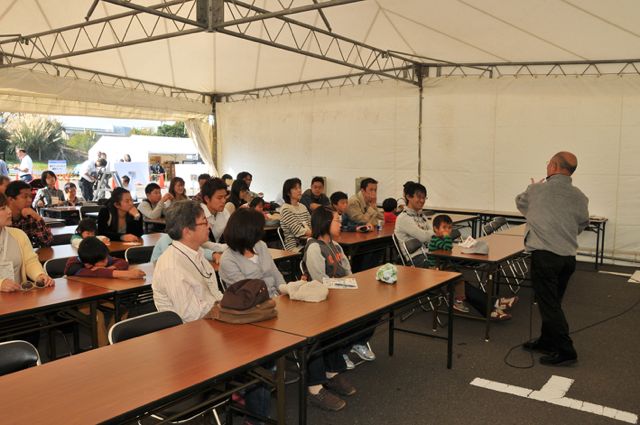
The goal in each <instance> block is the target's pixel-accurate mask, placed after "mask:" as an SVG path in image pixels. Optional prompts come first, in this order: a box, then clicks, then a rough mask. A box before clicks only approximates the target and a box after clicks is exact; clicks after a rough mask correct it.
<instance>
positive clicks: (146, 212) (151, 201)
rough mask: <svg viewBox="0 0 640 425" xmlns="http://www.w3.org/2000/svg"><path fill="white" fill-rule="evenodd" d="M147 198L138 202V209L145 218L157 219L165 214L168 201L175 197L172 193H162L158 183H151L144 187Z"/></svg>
mask: <svg viewBox="0 0 640 425" xmlns="http://www.w3.org/2000/svg"><path fill="white" fill-rule="evenodd" d="M144 193H145V195H146V196H147V199H143V200H142V201H140V203H139V204H138V211H140V214H142V216H143V217H144V218H147V219H149V220H157V219H159V218H162V216H163V215H164V210H165V205H166V202H167V201H170V200H171V198H173V195H171V194H170V193H165V194H164V195H162V192H161V191H160V186H158V184H157V183H149V184H148V185H147V186H146V187H145V188H144Z"/></svg>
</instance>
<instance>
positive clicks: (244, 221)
mask: <svg viewBox="0 0 640 425" xmlns="http://www.w3.org/2000/svg"><path fill="white" fill-rule="evenodd" d="M263 236H264V216H263V215H262V214H260V213H259V212H258V211H256V210H252V209H250V208H242V209H239V210H238V211H236V212H235V213H234V214H232V215H231V217H229V221H228V222H227V227H226V228H225V229H224V240H225V242H226V243H227V246H228V247H229V249H227V250H226V251H224V253H223V254H222V257H221V258H220V271H219V273H220V279H221V280H222V281H223V282H224V283H225V284H226V285H232V284H234V283H236V282H238V281H240V280H243V279H262V280H264V282H265V283H266V285H267V288H268V289H269V295H270V296H272V297H273V296H276V295H278V294H279V292H278V286H279V285H280V284H281V283H285V281H284V278H283V277H282V274H281V273H280V271H278V268H277V267H276V265H275V263H274V262H273V258H272V257H271V253H270V252H269V248H267V244H266V243H264V241H263V240H262V237H263Z"/></svg>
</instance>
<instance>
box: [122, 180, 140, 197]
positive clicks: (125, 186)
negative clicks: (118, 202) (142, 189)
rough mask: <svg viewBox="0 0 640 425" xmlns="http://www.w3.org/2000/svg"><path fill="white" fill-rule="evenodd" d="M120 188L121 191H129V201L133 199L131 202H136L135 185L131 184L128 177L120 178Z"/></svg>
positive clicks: (136, 192) (136, 191)
mask: <svg viewBox="0 0 640 425" xmlns="http://www.w3.org/2000/svg"><path fill="white" fill-rule="evenodd" d="M121 180H122V188H123V189H127V190H128V191H129V193H130V194H131V199H133V202H135V201H137V200H138V190H137V189H136V185H135V184H133V185H132V184H131V179H130V178H129V176H122V179H121Z"/></svg>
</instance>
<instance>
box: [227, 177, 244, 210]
mask: <svg viewBox="0 0 640 425" xmlns="http://www.w3.org/2000/svg"><path fill="white" fill-rule="evenodd" d="M243 190H244V191H248V190H249V186H247V184H246V183H245V182H244V180H236V181H234V182H233V184H232V185H231V195H230V196H229V202H231V203H232V204H233V205H234V206H235V207H236V209H237V208H240V205H242V204H243V203H244V200H243V199H241V198H240V192H242V191H243Z"/></svg>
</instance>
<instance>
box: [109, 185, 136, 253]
mask: <svg viewBox="0 0 640 425" xmlns="http://www.w3.org/2000/svg"><path fill="white" fill-rule="evenodd" d="M142 233H143V230H142V214H140V212H139V211H138V209H137V208H136V207H134V206H133V200H132V199H131V194H130V193H129V191H128V190H126V189H123V188H121V187H116V188H115V189H114V190H113V192H111V198H110V199H109V201H108V202H107V205H106V206H104V207H103V208H102V209H101V210H100V212H99V213H98V234H99V235H103V236H106V237H108V238H109V239H111V240H112V241H123V242H138V241H139V240H140V237H141V236H142Z"/></svg>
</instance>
